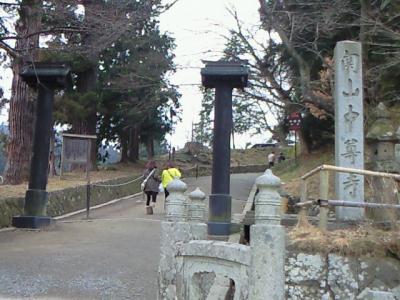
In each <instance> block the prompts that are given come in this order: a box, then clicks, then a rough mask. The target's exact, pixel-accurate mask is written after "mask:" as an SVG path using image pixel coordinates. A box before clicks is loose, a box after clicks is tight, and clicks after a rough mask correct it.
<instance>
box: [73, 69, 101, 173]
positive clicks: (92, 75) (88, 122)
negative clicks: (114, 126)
mask: <svg viewBox="0 0 400 300" xmlns="http://www.w3.org/2000/svg"><path fill="white" fill-rule="evenodd" d="M96 84H97V71H96V66H92V67H90V68H88V69H86V70H85V71H83V72H81V73H79V74H78V80H77V89H78V91H79V92H80V93H82V94H85V93H88V92H91V91H94V90H95V89H96ZM96 104H97V103H96V101H93V102H92V103H90V104H89V106H88V107H86V108H85V109H86V110H87V111H86V112H87V117H86V118H85V119H84V120H81V119H75V120H73V121H72V128H71V133H75V134H85V135H96V125H97V106H96ZM90 161H91V167H90V169H91V170H96V169H97V142H96V140H93V141H92V145H91V153H90Z"/></svg>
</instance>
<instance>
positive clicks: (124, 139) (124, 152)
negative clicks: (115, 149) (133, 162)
mask: <svg viewBox="0 0 400 300" xmlns="http://www.w3.org/2000/svg"><path fill="white" fill-rule="evenodd" d="M120 143H121V160H120V162H122V163H126V162H128V134H127V133H126V132H123V133H122V135H121V142H120Z"/></svg>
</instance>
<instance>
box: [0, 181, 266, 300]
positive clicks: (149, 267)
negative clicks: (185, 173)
mask: <svg viewBox="0 0 400 300" xmlns="http://www.w3.org/2000/svg"><path fill="white" fill-rule="evenodd" d="M258 175H259V174H243V175H241V174H235V175H232V177H231V186H232V188H231V195H232V196H233V198H234V199H235V200H234V202H233V211H234V212H237V211H238V210H239V209H240V208H241V206H242V204H243V203H244V200H246V199H247V195H248V193H249V191H250V189H251V187H252V185H253V183H254V180H255V178H256V177H257V176H258ZM185 181H186V182H187V184H188V187H189V189H188V190H189V191H192V190H193V189H194V188H195V187H197V186H199V187H200V188H201V189H202V190H203V191H204V192H205V193H206V194H209V191H210V182H211V178H210V177H201V178H199V179H198V180H195V179H194V178H188V179H185ZM161 198H163V197H161ZM160 200H161V199H160ZM162 207H163V203H162V201H160V202H159V203H157V208H156V210H155V214H154V215H152V216H146V215H145V214H144V203H143V202H141V198H140V197H139V198H130V199H127V200H124V201H121V202H119V203H117V204H115V205H111V206H108V207H104V208H101V209H99V210H96V211H94V212H92V214H91V217H92V220H90V221H87V220H84V219H83V218H84V217H83V216H82V215H78V216H75V217H74V218H70V219H65V220H63V221H61V222H58V223H57V225H56V226H55V227H54V228H52V229H50V230H46V231H22V230H15V231H9V232H0V254H1V255H0V299H146V300H154V299H156V295H157V265H158V260H159V250H160V249H159V242H160V236H159V235H160V221H161V220H162V218H163V214H162Z"/></svg>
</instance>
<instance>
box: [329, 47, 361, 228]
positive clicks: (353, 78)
mask: <svg viewBox="0 0 400 300" xmlns="http://www.w3.org/2000/svg"><path fill="white" fill-rule="evenodd" d="M363 120H364V114H363V81H362V54H361V43H359V42H353V41H341V42H338V43H337V44H336V48H335V163H336V166H338V167H347V168H354V169H364V126H363ZM335 190H336V197H337V199H339V200H345V201H357V202H364V177H363V176H361V175H357V174H346V173H337V174H336V186H335ZM363 215H364V211H363V209H362V208H353V207H337V208H336V217H337V218H338V219H340V220H359V219H362V218H363Z"/></svg>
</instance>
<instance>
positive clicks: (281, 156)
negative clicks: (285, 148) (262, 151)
mask: <svg viewBox="0 0 400 300" xmlns="http://www.w3.org/2000/svg"><path fill="white" fill-rule="evenodd" d="M285 159H286V157H285V155H284V154H283V152H281V153H279V156H278V162H283V161H284V160H285Z"/></svg>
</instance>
